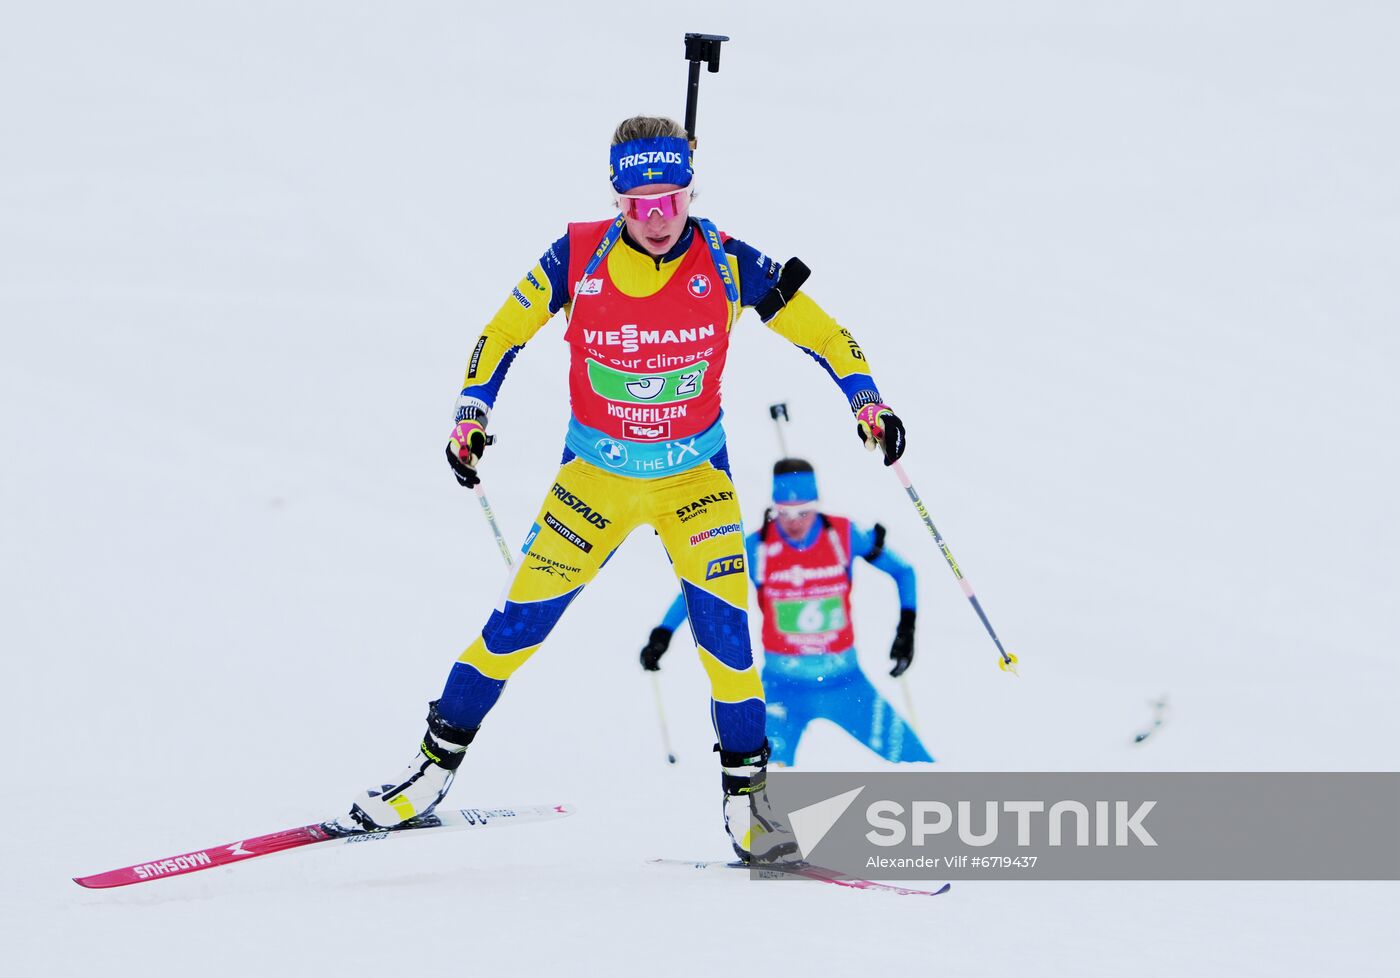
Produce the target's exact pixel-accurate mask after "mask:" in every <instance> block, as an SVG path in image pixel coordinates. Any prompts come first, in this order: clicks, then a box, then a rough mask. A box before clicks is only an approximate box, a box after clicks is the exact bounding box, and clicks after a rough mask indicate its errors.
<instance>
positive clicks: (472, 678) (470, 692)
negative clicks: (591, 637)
mask: <svg viewBox="0 0 1400 978" xmlns="http://www.w3.org/2000/svg"><path fill="white" fill-rule="evenodd" d="M631 481H633V480H619V478H618V477H617V476H613V475H610V474H608V473H604V472H602V471H601V470H599V469H597V468H594V467H593V466H591V465H589V464H587V463H586V462H583V461H581V460H574V461H571V462H569V463H567V464H566V465H564V466H563V467H562V468H561V469H560V470H559V475H558V476H557V477H556V479H555V482H554V485H553V486H552V487H551V488H550V491H549V493H548V494H547V495H546V496H545V501H544V504H543V505H542V506H541V507H540V510H539V515H538V516H537V517H536V518H535V523H534V526H533V527H531V530H530V534H529V536H528V537H527V538H526V541H525V546H524V547H523V548H522V549H523V551H524V555H523V557H521V559H520V560H519V562H518V564H517V566H516V568H515V571H514V573H513V576H512V577H511V580H510V585H509V587H508V589H507V591H506V595H505V598H504V599H503V601H502V603H501V604H500V606H498V607H497V608H496V609H495V610H493V611H492V612H491V617H490V619H489V620H488V621H487V622H486V627H485V628H484V629H483V630H482V633H481V635H480V636H478V637H477V638H476V639H475V640H474V641H473V642H472V643H471V644H470V645H468V646H467V648H466V651H464V652H463V653H462V654H461V655H460V656H459V657H458V659H457V662H456V663H455V664H454V665H453V667H452V671H451V672H450V673H449V675H448V677H447V684H446V686H445V687H444V689H443V691H442V696H441V697H439V698H438V699H437V700H435V701H434V702H433V703H432V704H431V712H430V713H429V717H428V733H427V734H426V735H425V736H424V738H423V741H422V743H421V744H420V746H419V750H418V753H417V755H416V756H415V757H414V758H413V760H412V761H411V762H410V763H409V766H408V768H407V769H406V770H405V771H404V773H403V775H402V776H400V777H399V778H397V779H396V780H395V781H394V783H392V784H386V785H383V786H382V787H380V788H371V789H369V790H367V791H364V792H361V793H360V795H359V796H357V797H356V799H355V803H354V805H353V807H352V809H351V817H352V818H353V819H354V820H355V821H356V822H357V823H359V824H360V825H361V826H366V827H370V826H380V827H389V826H392V825H398V824H399V823H401V822H404V821H406V820H408V819H410V818H414V817H418V816H421V815H426V814H427V813H428V812H430V811H432V809H433V807H434V806H436V805H437V804H438V802H440V801H441V800H442V798H443V796H444V795H445V794H446V793H447V789H448V788H449V787H450V786H451V784H452V779H453V776H454V773H455V771H456V769H457V766H458V765H459V764H460V763H461V759H462V758H461V755H462V752H463V751H464V750H465V749H466V747H467V745H468V744H470V743H471V741H472V739H473V738H474V737H475V736H476V733H477V730H478V729H479V728H480V726H481V721H482V719H483V718H484V717H485V716H486V714H487V713H488V712H489V711H490V710H491V708H492V707H493V706H494V705H495V704H496V701H497V700H498V699H499V698H500V695H501V691H502V690H503V689H504V688H505V685H506V681H507V680H508V679H510V677H511V675H512V674H514V672H515V671H516V670H517V669H519V668H520V666H521V665H523V664H524V663H525V661H526V660H527V659H529V658H530V656H532V655H533V654H534V653H535V650H536V649H538V648H539V647H540V644H541V643H542V642H544V640H545V638H546V637H547V636H548V635H549V633H550V631H551V630H552V629H553V628H554V626H555V624H556V623H557V622H558V621H559V617H560V616H561V615H562V614H563V613H564V609H565V608H567V607H568V606H569V604H570V603H571V602H572V601H573V600H574V598H576V597H578V595H579V593H580V592H581V591H582V590H583V587H584V585H585V584H587V583H588V582H589V581H591V580H592V579H593V578H594V576H595V575H597V573H598V569H599V568H600V567H601V566H602V565H603V564H604V563H605V562H606V561H607V558H608V556H609V555H610V554H611V553H612V552H613V550H615V549H616V548H617V546H618V545H619V544H620V543H621V542H622V541H623V539H625V538H626V536H627V534H628V532H630V531H631V529H632V528H633V527H634V526H636V525H637V518H636V512H637V510H638V507H639V503H638V497H637V496H635V495H633V494H631V493H629V492H626V491H622V490H624V489H626V488H627V487H626V486H624V485H619V482H631Z"/></svg>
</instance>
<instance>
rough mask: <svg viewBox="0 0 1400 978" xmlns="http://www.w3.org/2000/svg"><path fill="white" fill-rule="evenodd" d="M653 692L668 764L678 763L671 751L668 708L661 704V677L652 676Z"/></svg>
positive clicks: (655, 674)
mask: <svg viewBox="0 0 1400 978" xmlns="http://www.w3.org/2000/svg"><path fill="white" fill-rule="evenodd" d="M651 692H652V695H653V697H655V699H656V721H657V723H658V724H660V726H661V746H662V747H664V748H665V749H666V762H667V763H668V764H674V763H676V752H675V751H674V750H672V749H671V733H670V731H669V730H668V729H667V727H666V707H665V706H663V705H662V702H661V677H660V676H659V675H658V674H657V673H654V672H653V673H652V674H651Z"/></svg>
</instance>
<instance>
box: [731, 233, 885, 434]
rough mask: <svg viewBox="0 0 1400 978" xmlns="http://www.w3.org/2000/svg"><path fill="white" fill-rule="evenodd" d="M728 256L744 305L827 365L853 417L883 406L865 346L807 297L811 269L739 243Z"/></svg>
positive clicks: (774, 329)
mask: <svg viewBox="0 0 1400 978" xmlns="http://www.w3.org/2000/svg"><path fill="white" fill-rule="evenodd" d="M724 250H725V251H726V252H728V253H729V256H730V261H729V264H730V266H731V267H732V268H733V269H734V271H735V273H736V274H737V277H738V279H739V301H740V302H741V303H742V304H743V305H745V306H753V307H754V309H755V310H756V311H757V312H758V315H759V317H760V318H761V319H762V320H763V322H764V324H765V325H767V327H768V328H769V329H771V330H772V331H773V332H775V333H777V334H778V335H779V336H781V337H783V338H784V339H786V340H788V341H789V342H791V343H792V344H794V345H795V346H797V347H798V349H800V350H802V351H803V352H804V353H806V354H807V355H808V356H810V357H811V358H812V359H813V360H816V361H817V363H819V364H821V366H822V368H823V369H824V370H825V371H826V372H827V374H828V375H829V376H830V377H831V379H832V380H834V381H836V384H837V386H838V387H840V388H841V393H842V394H844V395H845V396H846V400H847V402H849V404H850V406H851V410H852V411H853V412H854V411H859V410H860V409H861V408H862V407H864V406H865V405H867V404H879V403H880V390H879V388H878V387H876V386H875V378H874V377H872V376H871V375H870V364H869V362H868V361H867V360H866V359H865V352H864V351H863V350H861V348H860V344H859V343H857V342H856V339H855V337H854V336H852V335H851V333H850V331H849V330H847V329H844V328H842V326H841V324H840V323H838V322H837V321H836V320H835V319H833V318H832V317H831V316H830V315H829V314H828V313H827V312H826V310H824V309H822V307H821V306H819V305H817V304H816V302H814V301H813V300H812V299H811V298H810V297H809V296H808V295H807V294H806V293H805V292H803V291H801V289H802V286H803V283H805V282H806V280H807V276H808V274H809V272H808V269H807V266H805V265H803V264H802V262H801V261H799V260H796V259H794V260H792V261H789V262H788V263H787V265H786V266H784V265H782V264H780V263H779V262H776V261H773V260H772V259H771V258H768V257H767V256H765V255H763V254H762V253H761V252H759V251H758V250H757V249H755V248H753V247H752V246H750V245H747V244H745V243H744V242H742V241H740V240H739V239H738V238H729V239H728V240H726V241H725V243H724Z"/></svg>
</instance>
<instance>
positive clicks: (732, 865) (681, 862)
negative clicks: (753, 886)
mask: <svg viewBox="0 0 1400 978" xmlns="http://www.w3.org/2000/svg"><path fill="white" fill-rule="evenodd" d="M647 862H649V863H651V864H652V865H653V866H690V867H691V868H693V869H742V870H744V871H745V872H749V870H750V867H748V866H746V865H745V864H743V863H741V862H737V861H733V860H729V861H726V860H723V859H648V860H647ZM758 872H760V873H762V874H764V875H766V876H768V877H769V878H770V879H779V878H782V877H784V876H800V877H802V878H803V879H809V880H817V881H818V882H821V883H831V884H833V885H835V886H845V887H848V888H850V889H852V890H877V891H879V892H882V893H897V894H899V895H900V896H941V895H942V894H944V893H947V892H948V891H949V890H951V889H952V888H953V884H952V883H944V884H943V885H942V886H940V887H939V888H938V889H936V890H916V889H912V888H910V887H907V886H896V885H894V884H893V883H876V882H875V881H874V880H862V879H853V878H851V877H848V876H845V875H843V874H841V873H838V872H836V871H835V870H832V869H823V868H822V867H820V866H813V865H812V864H811V863H789V864H787V865H785V866H784V867H783V868H782V869H781V870H778V869H773V870H764V869H759V870H758Z"/></svg>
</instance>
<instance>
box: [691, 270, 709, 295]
mask: <svg viewBox="0 0 1400 978" xmlns="http://www.w3.org/2000/svg"><path fill="white" fill-rule="evenodd" d="M686 288H688V289H689V290H690V294H691V295H693V296H695V297H696V298H697V299H703V298H705V296H707V295H709V294H710V280H709V279H708V278H707V277H706V276H704V275H692V276H690V281H689V282H687V283H686Z"/></svg>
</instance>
